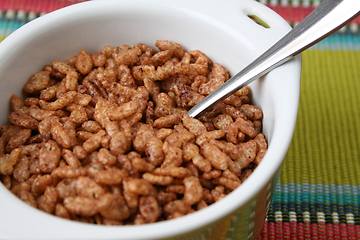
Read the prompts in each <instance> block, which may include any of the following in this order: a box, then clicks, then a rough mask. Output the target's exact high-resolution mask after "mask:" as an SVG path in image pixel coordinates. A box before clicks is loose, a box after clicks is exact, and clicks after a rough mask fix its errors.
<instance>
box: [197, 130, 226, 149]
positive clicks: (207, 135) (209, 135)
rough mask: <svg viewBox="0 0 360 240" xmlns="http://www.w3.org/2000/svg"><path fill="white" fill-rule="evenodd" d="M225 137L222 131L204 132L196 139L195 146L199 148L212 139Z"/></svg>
mask: <svg viewBox="0 0 360 240" xmlns="http://www.w3.org/2000/svg"><path fill="white" fill-rule="evenodd" d="M224 136H225V132H224V131H223V130H214V131H211V132H204V133H203V134H201V135H200V136H198V137H197V138H196V144H197V145H198V146H201V145H202V144H204V143H206V142H210V140H213V139H219V138H222V137H224Z"/></svg>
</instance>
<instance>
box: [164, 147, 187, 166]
mask: <svg viewBox="0 0 360 240" xmlns="http://www.w3.org/2000/svg"><path fill="white" fill-rule="evenodd" d="M163 152H164V154H165V159H164V161H163V163H162V164H161V167H162V168H168V167H179V166H180V165H181V164H182V150H181V149H180V148H179V147H177V146H173V145H171V144H169V143H168V142H165V143H164V144H163Z"/></svg>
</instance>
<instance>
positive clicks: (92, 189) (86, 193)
mask: <svg viewBox="0 0 360 240" xmlns="http://www.w3.org/2000/svg"><path fill="white" fill-rule="evenodd" d="M75 190H76V193H77V194H78V195H79V196H82V197H87V198H98V197H100V196H101V195H104V194H105V190H104V188H103V187H101V185H100V184H98V183H96V182H95V180H94V179H92V178H90V177H86V176H80V177H79V178H78V179H77V180H76V185H75Z"/></svg>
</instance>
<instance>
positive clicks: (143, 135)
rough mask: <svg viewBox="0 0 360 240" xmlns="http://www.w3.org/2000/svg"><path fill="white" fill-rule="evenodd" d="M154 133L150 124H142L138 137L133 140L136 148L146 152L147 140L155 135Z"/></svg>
mask: <svg viewBox="0 0 360 240" xmlns="http://www.w3.org/2000/svg"><path fill="white" fill-rule="evenodd" d="M154 135H155V131H154V129H153V128H152V127H151V126H150V125H148V124H144V125H142V126H141V127H140V128H139V130H138V131H137V133H136V137H135V139H134V142H133V146H134V148H135V150H136V151H138V152H139V153H144V152H145V147H146V143H147V141H148V140H149V138H150V137H153V136H154Z"/></svg>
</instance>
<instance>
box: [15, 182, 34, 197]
mask: <svg viewBox="0 0 360 240" xmlns="http://www.w3.org/2000/svg"><path fill="white" fill-rule="evenodd" d="M30 189H31V186H30V184H29V183H27V182H22V183H19V184H16V185H15V184H13V186H12V187H11V189H10V191H11V192H12V193H13V194H15V195H17V194H18V193H19V192H21V191H26V192H29V191H30Z"/></svg>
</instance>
